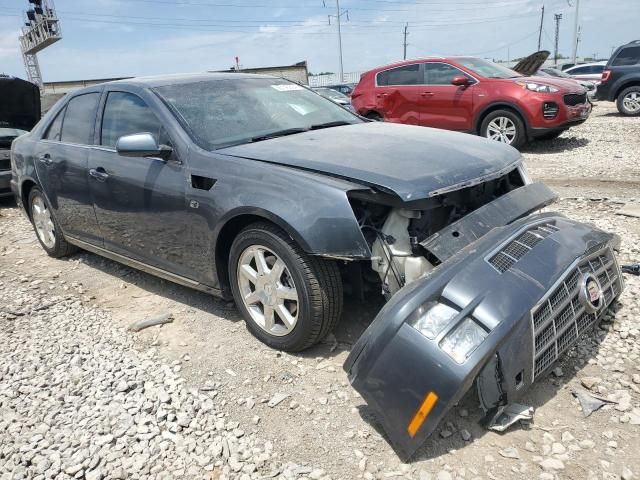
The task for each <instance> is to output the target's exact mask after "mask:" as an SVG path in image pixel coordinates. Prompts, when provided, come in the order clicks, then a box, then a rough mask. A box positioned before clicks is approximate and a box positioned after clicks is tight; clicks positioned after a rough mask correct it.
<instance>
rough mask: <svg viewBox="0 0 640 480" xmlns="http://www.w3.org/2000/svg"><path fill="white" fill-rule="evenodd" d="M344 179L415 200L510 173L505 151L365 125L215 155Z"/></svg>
mask: <svg viewBox="0 0 640 480" xmlns="http://www.w3.org/2000/svg"><path fill="white" fill-rule="evenodd" d="M216 153H218V154H223V155H229V156H234V157H242V158H247V159H253V160H259V161H263V162H270V163H275V164H279V165H287V166H290V167H295V168H301V169H305V170H310V171H314V172H318V173H322V174H325V175H330V176H334V177H339V178H344V179H348V180H351V181H355V182H357V183H362V184H365V185H368V186H374V187H378V188H380V189H382V190H386V191H389V192H392V193H395V194H396V195H398V196H399V197H400V198H402V199H403V200H405V201H409V200H418V199H421V198H426V197H431V196H434V195H437V194H439V193H442V191H444V190H455V189H459V188H464V187H466V186H468V185H471V184H475V183H479V182H481V181H484V180H486V179H488V178H491V177H494V176H500V175H502V174H504V173H506V172H507V171H510V170H512V169H513V168H515V167H516V166H517V165H518V164H519V163H520V161H521V159H522V156H521V155H520V153H519V152H518V151H517V150H516V149H514V148H512V147H509V146H507V145H504V144H500V143H498V142H494V141H491V140H487V139H484V138H480V137H476V136H473V135H467V134H462V133H455V132H448V131H445V130H438V129H432V128H425V127H416V126H410V125H397V124H391V123H383V122H365V123H359V124H354V125H346V126H341V127H333V128H326V129H322V130H313V131H309V132H305V133H299V134H295V135H289V136H286V137H279V138H274V139H270V140H264V141H261V142H257V143H249V144H243V145H237V146H234V147H228V148H224V149H220V150H216Z"/></svg>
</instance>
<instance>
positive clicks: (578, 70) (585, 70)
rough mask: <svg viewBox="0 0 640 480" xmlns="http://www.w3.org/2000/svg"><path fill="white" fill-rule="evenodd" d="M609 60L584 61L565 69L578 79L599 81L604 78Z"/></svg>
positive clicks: (565, 71)
mask: <svg viewBox="0 0 640 480" xmlns="http://www.w3.org/2000/svg"><path fill="white" fill-rule="evenodd" d="M606 64H607V62H595V63H582V64H580V65H575V66H573V67H570V68H567V69H566V70H564V73H566V74H567V75H571V77H573V78H575V79H576V80H587V81H589V82H595V83H599V82H600V79H601V78H602V71H603V70H604V67H605V65H606Z"/></svg>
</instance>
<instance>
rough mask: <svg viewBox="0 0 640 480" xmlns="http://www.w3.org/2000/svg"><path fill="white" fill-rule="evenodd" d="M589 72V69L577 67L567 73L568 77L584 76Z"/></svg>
mask: <svg viewBox="0 0 640 480" xmlns="http://www.w3.org/2000/svg"><path fill="white" fill-rule="evenodd" d="M590 70H591V69H590V67H578V68H572V69H571V70H569V71H568V72H567V73H568V74H569V75H584V74H586V73H591V71H590Z"/></svg>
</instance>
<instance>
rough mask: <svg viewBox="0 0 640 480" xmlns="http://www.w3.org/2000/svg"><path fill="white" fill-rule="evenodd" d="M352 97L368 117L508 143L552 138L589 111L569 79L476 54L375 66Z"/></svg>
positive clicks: (581, 90)
mask: <svg viewBox="0 0 640 480" xmlns="http://www.w3.org/2000/svg"><path fill="white" fill-rule="evenodd" d="M540 65H541V64H540ZM540 65H537V66H536V64H535V63H532V69H533V68H534V67H535V69H534V70H532V71H537V70H538V69H539V67H540ZM351 103H352V104H353V106H354V108H355V109H356V111H357V112H358V113H359V114H360V115H363V116H366V117H368V118H371V119H375V120H385V121H388V122H395V123H406V124H412V125H422V126H427V127H436V128H444V129H447V130H456V131H461V132H469V133H476V134H479V135H482V136H483V137H486V138H490V139H492V140H496V141H499V142H503V143H507V144H509V145H512V146H514V147H520V146H522V145H524V144H525V143H526V142H527V141H529V140H532V139H535V138H555V137H557V136H558V135H560V134H561V133H562V132H564V131H565V130H567V129H568V128H570V127H572V126H575V125H578V124H580V123H582V122H584V121H585V120H586V119H587V118H588V117H589V115H590V113H591V104H590V102H589V101H588V99H587V92H586V90H585V89H584V88H582V87H581V86H580V85H578V84H577V83H576V82H574V81H573V80H565V79H562V78H550V77H549V78H541V77H532V76H523V75H521V74H519V73H517V72H515V71H513V70H511V69H509V68H506V67H503V66H500V65H497V64H495V63H493V62H490V61H487V60H483V59H480V58H475V57H446V58H445V57H429V58H423V59H417V60H407V61H403V62H399V63H395V64H391V65H386V66H384V67H379V68H376V69H374V70H371V71H369V72H367V73H365V74H363V75H362V77H361V80H360V83H359V84H358V85H357V86H356V88H355V90H354V91H353V93H352V95H351Z"/></svg>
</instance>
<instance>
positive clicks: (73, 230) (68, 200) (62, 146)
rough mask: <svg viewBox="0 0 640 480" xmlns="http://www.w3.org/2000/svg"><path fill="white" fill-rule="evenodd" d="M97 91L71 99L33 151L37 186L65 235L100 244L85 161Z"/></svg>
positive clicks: (87, 153)
mask: <svg viewBox="0 0 640 480" xmlns="http://www.w3.org/2000/svg"><path fill="white" fill-rule="evenodd" d="M99 99H100V91H99V90H96V91H94V92H91V91H90V92H87V93H82V94H80V95H77V96H74V97H73V98H71V100H69V102H68V103H67V104H66V105H65V106H64V107H63V108H62V109H61V110H60V111H59V112H58V114H57V115H56V116H55V117H54V119H53V120H52V121H51V123H50V125H49V126H48V127H47V129H46V130H45V134H44V136H43V138H42V139H41V140H40V141H39V142H38V143H37V144H36V147H35V149H34V163H35V165H36V172H37V175H38V180H39V182H40V185H41V186H42V188H43V189H44V193H45V195H46V196H47V199H48V200H49V203H50V204H51V207H52V209H53V211H54V215H55V217H56V220H57V221H58V223H59V224H60V226H61V227H62V230H63V231H64V233H65V235H68V236H72V237H76V238H79V239H81V240H84V241H86V242H88V243H91V244H94V245H101V244H102V236H101V233H100V230H99V228H98V222H97V220H96V215H95V212H94V211H93V203H92V201H91V197H90V194H89V183H88V179H87V161H88V158H89V151H90V149H91V144H92V143H93V133H94V126H95V120H96V112H97V109H98V101H99Z"/></svg>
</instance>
